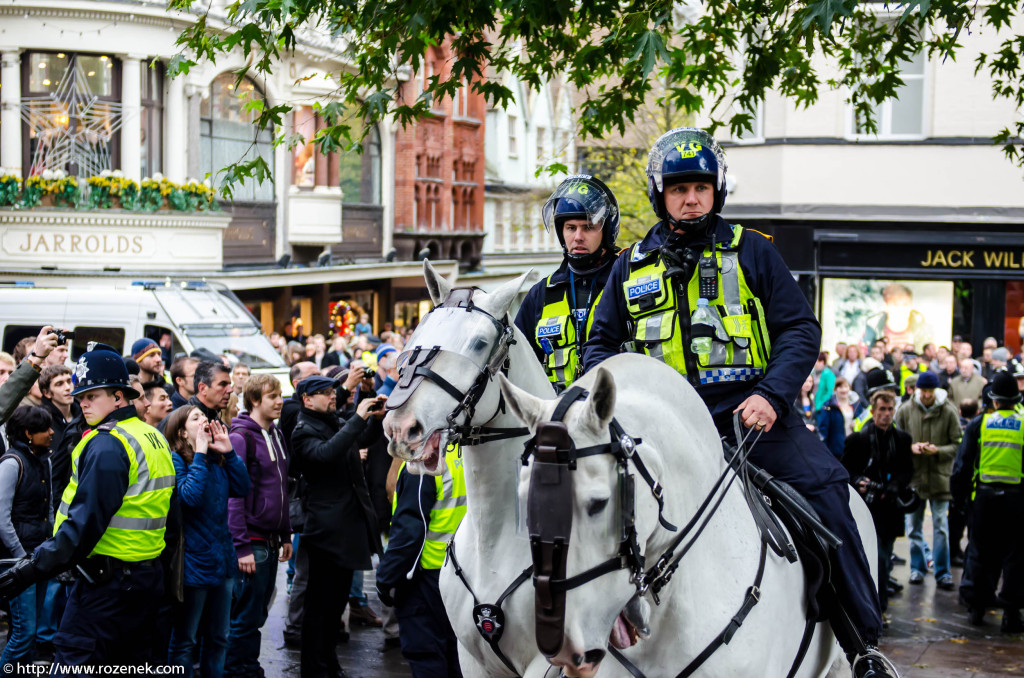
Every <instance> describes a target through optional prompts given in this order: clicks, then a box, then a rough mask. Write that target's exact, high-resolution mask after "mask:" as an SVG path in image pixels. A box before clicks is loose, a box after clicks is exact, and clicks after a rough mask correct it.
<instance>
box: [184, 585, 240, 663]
mask: <svg viewBox="0 0 1024 678" xmlns="http://www.w3.org/2000/svg"><path fill="white" fill-rule="evenodd" d="M234 584H235V578H234V577H228V578H227V579H225V580H224V581H223V582H221V583H220V584H218V585H217V586H209V587H198V586H186V587H185V600H184V602H183V603H182V604H181V606H180V608H179V609H178V612H177V615H176V618H175V620H174V627H173V628H172V629H171V649H170V652H169V656H168V663H169V664H172V665H176V666H184V667H185V673H184V675H185V676H186V678H191V677H192V661H193V654H194V650H195V647H196V639H197V637H198V635H199V630H200V623H201V624H202V631H203V635H202V638H203V644H202V652H201V654H200V657H199V666H200V673H201V675H202V676H203V678H220V677H221V676H222V675H224V659H225V657H226V655H227V651H228V629H229V628H230V626H231V590H232V588H233V587H234Z"/></svg>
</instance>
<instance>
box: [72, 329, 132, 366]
mask: <svg viewBox="0 0 1024 678" xmlns="http://www.w3.org/2000/svg"><path fill="white" fill-rule="evenodd" d="M90 341H95V342H97V343H99V344H106V345H107V346H110V347H111V348H113V349H114V350H115V351H117V352H118V354H119V355H124V328H122V327H87V326H85V325H78V326H76V327H75V338H74V340H73V341H72V342H71V360H72V361H74V362H78V359H79V358H81V357H82V354H83V353H85V352H86V351H88V350H89V342H90Z"/></svg>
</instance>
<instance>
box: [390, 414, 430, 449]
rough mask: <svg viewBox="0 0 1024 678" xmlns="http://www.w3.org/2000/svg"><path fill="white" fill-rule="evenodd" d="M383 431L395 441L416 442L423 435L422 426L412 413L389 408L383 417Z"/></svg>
mask: <svg viewBox="0 0 1024 678" xmlns="http://www.w3.org/2000/svg"><path fill="white" fill-rule="evenodd" d="M384 433H385V435H387V437H388V438H390V439H391V440H393V441H396V442H402V443H405V442H416V440H417V439H418V438H419V437H420V436H422V435H423V426H422V425H421V424H420V422H419V420H418V419H416V416H415V415H414V414H412V413H406V414H402V413H400V412H399V411H398V410H391V411H390V412H388V413H387V416H385V417H384Z"/></svg>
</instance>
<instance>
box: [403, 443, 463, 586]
mask: <svg viewBox="0 0 1024 678" xmlns="http://www.w3.org/2000/svg"><path fill="white" fill-rule="evenodd" d="M444 458H445V462H446V463H445V466H446V468H445V471H444V473H443V474H442V475H439V476H434V506H433V507H432V508H431V509H430V521H429V522H428V523H427V533H426V535H425V541H424V544H423V553H422V555H420V567H422V568H423V569H424V570H440V569H441V566H442V565H444V555H445V549H446V548H447V547H448V542H450V541H451V540H452V537H454V536H455V530H457V529H458V528H459V524H460V523H461V522H462V518H463V516H465V515H466V476H465V473H464V471H463V468H462V453H461V452H460V451H459V447H458V445H454V446H452V449H450V450H448V451H446V452H445V455H444ZM403 468H405V462H402V465H401V466H400V467H399V469H398V472H399V473H401V472H402V469H403ZM397 510H398V493H397V492H396V493H395V496H394V497H392V499H391V512H392V513H395V512H396V511H397Z"/></svg>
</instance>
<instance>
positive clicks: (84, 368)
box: [75, 358, 89, 384]
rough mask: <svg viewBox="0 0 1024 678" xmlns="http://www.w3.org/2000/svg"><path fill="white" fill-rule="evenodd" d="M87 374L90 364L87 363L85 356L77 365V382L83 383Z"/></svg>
mask: <svg viewBox="0 0 1024 678" xmlns="http://www.w3.org/2000/svg"><path fill="white" fill-rule="evenodd" d="M87 374H89V366H88V365H87V364H86V363H85V358H80V359H79V360H78V364H77V365H75V384H81V383H82V381H83V380H84V379H85V375H87Z"/></svg>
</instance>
